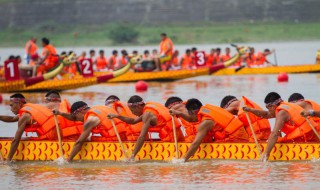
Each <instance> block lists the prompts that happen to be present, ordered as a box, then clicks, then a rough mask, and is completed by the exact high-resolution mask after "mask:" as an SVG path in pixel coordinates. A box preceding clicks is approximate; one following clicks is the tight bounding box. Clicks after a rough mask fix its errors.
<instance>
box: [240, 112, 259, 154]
mask: <svg viewBox="0 0 320 190" xmlns="http://www.w3.org/2000/svg"><path fill="white" fill-rule="evenodd" d="M244 113H245V114H246V118H247V120H248V123H249V126H250V129H251V133H252V136H253V138H254V142H255V143H256V146H257V149H258V152H259V157H261V155H262V152H261V148H260V145H259V143H258V140H257V136H256V134H255V133H254V129H253V126H252V123H251V120H250V117H249V114H248V112H246V111H245V112H244Z"/></svg>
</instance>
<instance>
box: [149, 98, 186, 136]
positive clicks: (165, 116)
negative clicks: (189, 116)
mask: <svg viewBox="0 0 320 190" xmlns="http://www.w3.org/2000/svg"><path fill="white" fill-rule="evenodd" d="M146 112H150V113H152V114H154V115H155V116H156V117H157V125H156V126H152V127H150V128H149V132H157V133H159V137H160V139H161V141H163V142H174V136H173V128H172V126H173V125H172V119H171V115H170V114H169V110H168V108H166V107H165V106H163V105H162V104H159V103H156V102H148V103H146V105H145V107H144V108H143V113H146ZM174 122H175V125H176V129H177V130H176V131H177V138H178V141H183V140H184V137H183V134H182V131H181V129H180V127H181V125H180V123H179V121H178V120H177V118H174Z"/></svg>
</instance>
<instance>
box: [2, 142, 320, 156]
mask: <svg viewBox="0 0 320 190" xmlns="http://www.w3.org/2000/svg"><path fill="white" fill-rule="evenodd" d="M10 144H11V139H8V138H7V139H6V138H2V139H0V151H1V153H2V155H3V157H4V158H6V157H7V156H8V153H9V149H10ZM73 144H74V142H63V152H64V156H65V157H67V156H69V155H70V153H71V150H72V147H73ZM123 145H124V147H125V149H126V150H128V152H130V151H131V150H133V148H134V145H135V144H134V143H133V142H124V143H123ZM190 145H191V143H179V144H178V147H179V148H178V149H179V157H180V158H181V157H182V156H183V155H185V153H186V152H187V150H188V149H189V147H190ZM261 148H262V151H263V150H264V149H265V148H266V143H262V144H261ZM175 151H176V150H175V144H174V143H166V142H159V141H153V142H146V143H145V144H144V145H143V147H142V148H141V150H140V152H139V153H138V155H137V156H136V158H137V160H157V161H169V160H172V159H173V158H174V157H175ZM60 156H61V155H60V150H59V145H58V142H57V141H21V142H20V145H19V147H18V149H17V152H16V154H15V155H14V158H13V159H14V160H17V161H33V160H41V161H49V160H55V159H57V158H59V157H60ZM319 156H320V143H278V144H276V145H275V148H274V149H273V150H272V152H271V155H270V158H269V160H270V161H299V160H300V161H306V160H317V159H319ZM74 159H75V160H110V161H118V160H123V159H125V154H124V153H123V152H122V150H121V147H120V144H119V143H118V142H86V143H84V145H83V147H82V149H81V151H80V152H79V154H77V156H76V157H75V158H74ZM191 159H192V160H198V159H225V160H258V159H259V153H258V150H257V148H256V145H255V144H254V143H203V144H201V146H200V148H199V149H198V151H197V152H196V153H195V155H194V156H193V157H191Z"/></svg>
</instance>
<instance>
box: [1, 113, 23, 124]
mask: <svg viewBox="0 0 320 190" xmlns="http://www.w3.org/2000/svg"><path fill="white" fill-rule="evenodd" d="M0 120H1V121H3V122H7V123H11V122H17V121H19V116H18V115H15V116H7V115H0Z"/></svg>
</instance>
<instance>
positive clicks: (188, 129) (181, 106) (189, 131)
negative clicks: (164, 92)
mask: <svg viewBox="0 0 320 190" xmlns="http://www.w3.org/2000/svg"><path fill="white" fill-rule="evenodd" d="M164 105H165V106H166V107H167V108H168V109H169V110H171V109H172V110H177V111H180V112H184V113H185V114H187V113H188V110H187V108H186V102H183V101H182V99H181V98H179V97H175V96H173V97H170V98H168V99H167V101H166V102H165V104H164ZM177 118H178V120H179V121H180V122H181V125H182V126H183V127H184V129H185V134H186V135H185V142H193V141H194V139H195V137H196V134H197V128H198V124H199V123H198V122H189V121H186V120H185V119H183V118H182V117H179V116H177ZM206 140H207V141H208V142H212V138H211V139H206ZM206 140H203V141H206Z"/></svg>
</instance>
